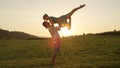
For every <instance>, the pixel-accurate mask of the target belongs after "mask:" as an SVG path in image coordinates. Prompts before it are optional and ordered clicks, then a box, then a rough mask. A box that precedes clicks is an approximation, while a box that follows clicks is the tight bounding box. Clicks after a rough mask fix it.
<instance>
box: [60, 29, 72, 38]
mask: <svg viewBox="0 0 120 68" xmlns="http://www.w3.org/2000/svg"><path fill="white" fill-rule="evenodd" d="M60 32H61V34H62V35H63V36H70V35H71V33H72V31H71V30H68V28H67V27H64V28H61V30H60Z"/></svg>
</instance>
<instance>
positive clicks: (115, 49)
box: [0, 35, 120, 68]
mask: <svg viewBox="0 0 120 68" xmlns="http://www.w3.org/2000/svg"><path fill="white" fill-rule="evenodd" d="M48 41H49V40H48V39H44V40H15V39H13V40H0V68H120V36H110V35H106V36H102V35H101V36H99V35H98V36H95V35H86V36H74V37H65V38H62V43H61V49H60V52H59V54H58V55H57V59H56V64H55V65H54V66H53V67H51V66H50V61H51V57H52V54H53V48H52V47H51V46H50V45H49V44H48Z"/></svg>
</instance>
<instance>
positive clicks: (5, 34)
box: [0, 28, 39, 39]
mask: <svg viewBox="0 0 120 68" xmlns="http://www.w3.org/2000/svg"><path fill="white" fill-rule="evenodd" d="M30 38H39V37H37V36H34V35H30V34H27V33H24V32H19V31H8V30H3V29H1V28H0V39H30Z"/></svg>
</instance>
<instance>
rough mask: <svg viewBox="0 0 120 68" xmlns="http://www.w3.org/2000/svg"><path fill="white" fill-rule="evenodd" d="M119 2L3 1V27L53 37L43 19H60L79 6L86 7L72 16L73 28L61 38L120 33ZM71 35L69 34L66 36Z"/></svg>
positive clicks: (0, 15)
mask: <svg viewBox="0 0 120 68" xmlns="http://www.w3.org/2000/svg"><path fill="white" fill-rule="evenodd" d="M119 3H120V0H0V28H2V29H6V30H11V31H22V32H26V33H29V34H32V35H37V36H43V37H50V34H49V32H48V30H47V29H45V28H44V27H43V26H42V22H43V19H42V16H43V15H44V13H47V14H48V15H50V16H55V17H59V16H61V15H64V14H66V13H68V12H70V11H71V10H72V9H73V8H75V7H78V6H79V5H80V4H86V7H84V8H82V9H80V10H78V11H77V12H75V13H74V14H73V15H72V29H71V31H69V32H66V31H65V30H63V31H64V32H63V31H61V32H60V35H61V36H66V35H80V34H83V33H98V32H104V31H111V30H114V29H116V30H120V27H119V25H120V19H119V18H120V13H119V12H120V8H119V7H120V4H119ZM67 33H68V34H67Z"/></svg>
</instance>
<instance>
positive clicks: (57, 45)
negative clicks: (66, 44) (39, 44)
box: [54, 38, 61, 53]
mask: <svg viewBox="0 0 120 68" xmlns="http://www.w3.org/2000/svg"><path fill="white" fill-rule="evenodd" d="M54 41H55V42H56V43H55V44H54V47H55V53H58V52H59V50H60V45H61V40H60V38H56V39H55V40H54Z"/></svg>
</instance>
